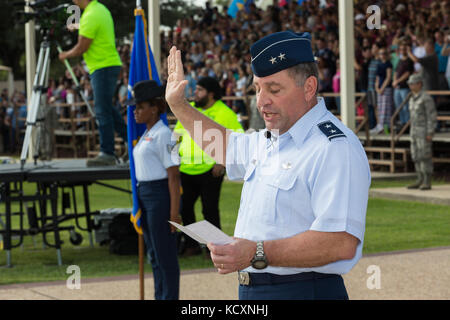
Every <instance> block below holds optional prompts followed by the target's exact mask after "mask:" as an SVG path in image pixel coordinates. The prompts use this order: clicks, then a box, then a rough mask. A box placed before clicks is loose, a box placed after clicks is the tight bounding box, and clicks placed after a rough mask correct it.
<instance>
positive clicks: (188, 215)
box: [180, 169, 223, 248]
mask: <svg viewBox="0 0 450 320" xmlns="http://www.w3.org/2000/svg"><path fill="white" fill-rule="evenodd" d="M180 176H181V186H182V187H183V194H182V195H181V218H182V219H183V224H184V225H188V224H191V223H194V222H195V211H194V206H195V202H196V201H197V199H198V197H200V198H201V201H202V213H203V217H204V218H205V220H207V221H208V222H210V223H212V224H213V225H215V226H216V227H217V228H219V229H220V216H219V197H220V189H221V187H222V182H223V176H220V177H217V178H216V177H213V175H212V169H211V170H209V171H208V172H205V173H203V174H198V175H189V174H185V173H182V172H181V174H180ZM195 246H197V242H196V241H195V240H193V239H191V238H190V237H186V247H187V248H189V247H195Z"/></svg>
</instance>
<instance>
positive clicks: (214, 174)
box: [174, 77, 244, 256]
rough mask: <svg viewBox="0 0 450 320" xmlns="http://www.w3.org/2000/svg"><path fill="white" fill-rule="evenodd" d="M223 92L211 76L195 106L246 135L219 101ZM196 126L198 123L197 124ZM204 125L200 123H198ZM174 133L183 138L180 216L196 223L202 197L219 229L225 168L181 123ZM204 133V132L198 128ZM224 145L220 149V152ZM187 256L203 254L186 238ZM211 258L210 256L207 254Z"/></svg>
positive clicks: (185, 221) (201, 84)
mask: <svg viewBox="0 0 450 320" xmlns="http://www.w3.org/2000/svg"><path fill="white" fill-rule="evenodd" d="M221 91H222V89H221V88H220V85H219V82H218V81H217V80H216V79H214V78H211V77H204V78H201V79H200V80H199V81H198V82H197V86H196V89H195V95H194V102H192V103H191V105H192V106H193V107H195V108H196V109H197V110H199V111H200V112H202V113H203V114H205V115H206V116H207V117H209V118H211V119H213V120H214V121H215V122H217V123H219V124H221V125H222V126H224V127H226V128H228V129H231V130H233V131H237V132H243V131H244V130H243V128H242V126H241V124H240V123H239V121H238V120H237V115H236V113H234V111H233V110H231V109H230V108H229V107H228V106H227V105H226V104H225V103H223V102H222V101H221V100H220V99H221V97H222V92H221ZM196 125H197V124H196ZM198 125H199V126H201V123H199V124H198ZM174 131H175V134H176V135H180V136H181V142H180V147H179V153H180V162H181V164H180V175H181V186H182V188H183V194H182V196H181V203H182V204H181V217H182V219H183V224H184V225H188V224H191V223H194V222H195V212H194V205H195V202H196V201H197V199H198V197H199V196H200V198H201V201H202V212H203V216H204V218H205V220H207V221H209V222H210V223H212V224H213V225H215V226H216V227H218V228H220V216H219V197H220V189H221V187H222V182H223V176H224V174H225V167H224V166H222V165H220V164H217V163H216V162H215V161H214V160H213V159H212V158H211V157H210V156H209V155H207V154H206V153H205V152H203V150H202V148H200V147H199V146H198V145H197V144H196V143H195V142H194V141H193V140H192V139H191V137H190V136H189V133H188V132H187V131H186V130H185V129H184V128H183V126H182V125H181V123H180V122H179V121H178V122H177V124H176V126H175V129H174ZM199 132H200V133H201V132H202V130H201V129H199ZM210 135H211V136H210V140H212V142H211V144H210V145H209V146H208V147H207V148H214V145H215V143H219V142H220V141H221V139H218V138H217V137H216V138H214V135H215V132H210ZM221 149H222V146H217V148H216V150H217V151H219V150H221ZM184 253H185V255H186V256H189V255H194V254H200V253H201V249H200V247H199V246H198V244H197V242H195V241H194V240H192V239H191V238H189V237H187V238H186V244H185V250H184ZM207 256H209V255H207Z"/></svg>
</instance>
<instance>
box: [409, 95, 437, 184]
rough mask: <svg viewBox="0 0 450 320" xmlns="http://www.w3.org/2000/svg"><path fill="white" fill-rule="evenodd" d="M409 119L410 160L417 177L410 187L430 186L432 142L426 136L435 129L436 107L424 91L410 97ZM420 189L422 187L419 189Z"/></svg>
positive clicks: (431, 133) (431, 134)
mask: <svg viewBox="0 0 450 320" xmlns="http://www.w3.org/2000/svg"><path fill="white" fill-rule="evenodd" d="M409 112H410V118H411V129H410V136H411V158H412V160H413V161H414V166H415V169H416V172H417V175H418V181H417V183H416V184H415V185H412V186H410V187H417V188H418V187H419V186H421V185H422V186H423V185H427V186H431V175H432V173H433V163H432V155H433V154H432V142H430V141H427V139H426V137H427V136H433V133H434V128H435V127H436V116H437V112H436V107H435V104H434V101H433V98H432V97H431V96H430V95H429V94H427V93H426V92H425V91H424V90H422V91H420V92H419V93H418V94H417V95H414V94H413V95H411V98H410V100H409ZM421 189H422V187H421Z"/></svg>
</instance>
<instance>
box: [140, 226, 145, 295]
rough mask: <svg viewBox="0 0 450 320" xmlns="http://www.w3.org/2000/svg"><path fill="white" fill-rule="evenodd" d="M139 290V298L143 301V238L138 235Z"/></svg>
mask: <svg viewBox="0 0 450 320" xmlns="http://www.w3.org/2000/svg"><path fill="white" fill-rule="evenodd" d="M139 288H140V298H141V300H145V294H144V236H143V235H142V234H139Z"/></svg>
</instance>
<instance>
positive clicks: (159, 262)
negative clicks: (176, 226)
mask: <svg viewBox="0 0 450 320" xmlns="http://www.w3.org/2000/svg"><path fill="white" fill-rule="evenodd" d="M138 199H139V206H140V208H141V210H142V229H143V231H144V241H145V245H146V247H147V252H148V256H149V258H150V263H151V265H152V269H153V279H154V283H155V300H178V298H179V290H180V268H179V265H178V256H177V253H178V251H177V243H176V233H172V232H171V231H170V225H169V223H168V220H170V194H169V184H168V180H167V179H163V180H156V181H145V182H139V184H138Z"/></svg>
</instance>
